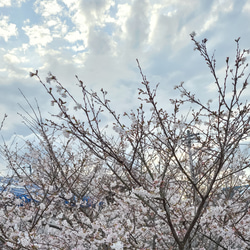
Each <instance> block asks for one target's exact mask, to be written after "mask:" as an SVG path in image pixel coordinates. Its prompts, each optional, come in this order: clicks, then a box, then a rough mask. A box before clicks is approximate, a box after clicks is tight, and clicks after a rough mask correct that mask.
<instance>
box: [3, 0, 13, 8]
mask: <svg viewBox="0 0 250 250" xmlns="http://www.w3.org/2000/svg"><path fill="white" fill-rule="evenodd" d="M4 6H11V0H4V1H3V0H2V1H1V2H0V7H4Z"/></svg>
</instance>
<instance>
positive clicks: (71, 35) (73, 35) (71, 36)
mask: <svg viewBox="0 0 250 250" xmlns="http://www.w3.org/2000/svg"><path fill="white" fill-rule="evenodd" d="M64 39H66V40H67V41H69V42H70V43H75V42H76V41H79V40H82V35H81V33H80V32H79V31H78V30H75V31H72V32H68V33H67V35H66V36H65V37H64Z"/></svg>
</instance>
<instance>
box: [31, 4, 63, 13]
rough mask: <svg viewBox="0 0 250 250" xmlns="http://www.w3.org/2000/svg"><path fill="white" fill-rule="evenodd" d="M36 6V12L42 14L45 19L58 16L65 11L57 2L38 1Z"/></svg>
mask: <svg viewBox="0 0 250 250" xmlns="http://www.w3.org/2000/svg"><path fill="white" fill-rule="evenodd" d="M34 5H35V12H36V13H39V14H41V15H42V16H43V17H48V16H51V15H58V14H60V13H61V12H62V9H63V8H62V6H61V5H60V4H58V2H57V0H37V1H36V2H35V4H34Z"/></svg>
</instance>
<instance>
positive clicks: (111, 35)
mask: <svg viewBox="0 0 250 250" xmlns="http://www.w3.org/2000/svg"><path fill="white" fill-rule="evenodd" d="M249 23H250V1H247V0H241V1H238V0H203V1H201V0H188V1H183V0H158V1H157V0H130V1H122V0H117V1H114V0H78V1H77V0H36V1H35V0H4V1H3V0H0V57H1V60H0V93H1V98H0V118H2V117H3V115H4V113H7V114H8V118H7V120H6V122H5V126H4V128H3V130H2V134H3V136H4V137H5V139H6V140H9V139H10V138H11V136H12V135H13V134H14V133H16V134H17V135H20V136H21V137H23V138H24V139H25V138H29V136H30V131H29V130H28V129H27V128H26V127H25V126H24V125H23V124H22V123H21V117H19V116H18V115H17V112H21V110H20V107H19V106H18V103H20V104H21V105H23V106H25V105H26V104H25V101H24V99H23V97H22V96H21V94H20V92H19V90H18V89H21V90H22V91H23V93H24V94H25V95H26V97H27V98H28V99H29V100H30V101H31V102H33V101H34V98H36V99H37V100H38V102H39V103H40V104H41V105H40V106H41V110H42V112H43V114H44V116H46V115H48V113H49V111H50V110H51V109H52V107H51V106H50V101H49V99H48V97H47V95H46V93H45V92H44V91H43V89H42V87H41V86H40V85H39V83H38V82H37V81H36V80H35V79H34V78H30V77H29V72H30V71H35V70H36V69H38V70H39V74H40V75H41V77H42V78H43V79H45V77H46V76H47V73H48V72H49V71H51V72H52V73H53V74H54V75H56V76H57V78H58V79H59V80H60V81H61V82H62V83H63V84H65V85H66V86H67V87H68V88H69V89H71V90H72V91H73V93H75V95H77V94H78V93H77V89H76V88H75V85H76V83H77V82H76V79H75V75H78V76H79V78H80V79H81V80H83V81H84V83H85V84H86V85H87V87H88V88H89V89H93V90H95V91H99V90H100V89H101V88H104V89H106V90H107V91H108V93H109V96H110V99H111V100H112V101H113V103H114V106H116V107H117V109H118V111H120V112H124V111H127V110H129V109H130V108H133V106H134V105H135V103H136V91H137V88H138V87H139V86H140V81H141V78H140V74H139V71H138V68H137V64H136V58H138V59H139V61H140V63H141V66H142V68H143V72H144V74H146V75H147V78H148V80H149V81H151V82H152V83H153V84H156V83H158V82H160V90H159V99H160V101H161V102H162V104H164V103H165V102H166V106H167V105H168V103H167V101H166V100H167V99H169V98H173V97H174V96H177V94H178V93H177V92H175V91H174V90H173V87H174V86H175V85H177V84H179V83H180V82H181V81H184V82H185V83H186V86H187V87H188V88H189V89H190V90H191V91H194V92H195V93H197V94H199V95H200V96H201V98H205V99H210V98H216V91H215V90H214V88H213V87H212V83H213V79H212V78H211V77H210V74H209V70H208V69H207V68H206V65H205V63H204V62H203V61H202V59H201V58H200V56H199V54H198V53H197V52H195V51H193V47H194V46H193V44H192V42H191V41H190V37H189V34H190V33H191V32H192V31H195V32H196V33H197V39H203V38H205V37H206V38H208V47H209V50H210V51H211V53H212V52H213V51H214V50H215V57H216V58H217V69H218V72H219V75H220V74H221V76H222V77H223V69H224V65H225V64H224V62H225V58H226V57H227V56H230V57H231V58H233V56H234V54H235V42H234V39H235V38H238V37H241V42H240V44H241V47H242V48H246V49H248V48H250V26H249ZM249 97H250V93H249V95H248V96H246V98H247V99H249Z"/></svg>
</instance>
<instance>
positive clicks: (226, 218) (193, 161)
mask: <svg viewBox="0 0 250 250" xmlns="http://www.w3.org/2000/svg"><path fill="white" fill-rule="evenodd" d="M191 39H192V41H193V42H194V45H195V50H196V51H198V52H199V53H200V54H201V56H202V57H203V58H204V60H205V62H206V64H207V66H208V68H209V70H210V71H211V76H212V77H213V80H214V85H215V87H216V88H217V90H218V96H217V99H216V100H213V102H212V101H210V100H208V102H207V103H204V102H203V101H201V100H200V99H199V97H198V96H196V95H194V94H192V93H191V92H190V91H189V90H187V89H186V87H185V84H184V83H181V84H180V85H178V86H176V87H175V88H176V90H178V91H179V92H180V94H181V97H180V98H179V99H171V100H170V104H171V105H172V106H171V107H172V109H171V110H169V109H168V110H165V109H163V108H162V107H159V105H158V103H157V88H158V85H157V86H155V87H153V86H152V85H151V84H150V83H149V81H148V80H147V78H146V76H145V75H144V74H143V72H142V69H141V66H140V64H139V61H137V63H138V68H139V73H140V74H141V76H142V83H141V87H140V88H139V89H138V99H139V100H140V102H141V104H140V105H139V106H138V108H137V109H136V110H134V111H133V110H132V111H125V112H124V113H123V114H117V113H116V111H115V110H114V109H113V108H112V104H111V102H110V100H109V99H108V94H107V92H106V91H105V90H103V89H101V91H100V94H98V93H96V92H94V91H90V90H88V89H87V88H86V86H84V84H83V82H82V81H81V80H80V79H79V78H78V77H77V76H76V79H77V82H78V87H79V90H80V91H81V93H82V95H81V98H80V99H79V97H75V96H73V95H72V94H71V93H70V92H69V90H68V89H66V88H65V87H64V86H63V85H62V84H61V83H60V81H59V80H58V79H57V78H56V76H54V75H53V74H51V73H49V75H48V78H47V79H46V81H43V80H42V79H41V78H40V77H39V75H38V71H36V72H35V73H30V76H32V77H37V79H38V81H39V82H40V84H42V85H43V87H44V89H45V90H46V91H47V93H48V95H49V96H50V98H51V104H52V105H53V106H55V107H54V108H55V109H56V111H55V112H54V113H53V115H52V117H51V118H49V119H44V118H43V117H42V115H41V112H40V110H39V106H38V105H37V106H36V107H34V106H32V105H31V104H30V102H29V101H28V100H27V99H26V101H27V103H28V104H29V105H30V110H31V111H30V112H26V114H24V115H23V119H24V121H25V123H26V124H27V126H29V128H30V129H31V130H32V132H33V133H34V135H35V136H36V142H29V141H27V142H26V146H25V147H24V148H23V149H22V150H20V149H12V148H9V147H8V146H7V145H6V144H4V146H3V147H2V153H3V154H4V155H5V157H6V159H7V163H8V167H9V168H10V169H12V170H13V171H14V173H15V176H17V177H16V178H17V179H18V185H19V186H21V187H22V188H23V189H24V190H25V192H26V194H27V196H26V199H27V197H28V198H29V202H27V200H25V197H23V199H16V197H15V195H13V194H12V193H11V192H10V190H11V189H10V185H11V184H12V183H11V181H10V182H8V183H6V184H5V186H4V189H2V191H1V210H0V213H1V214H0V216H1V220H0V221H1V222H0V241H1V242H2V244H3V247H5V248H6V249H8V248H9V249H126V248H128V249H250V248H249V245H250V230H249V226H248V225H249V221H250V208H249V202H248V200H249V198H250V193H249V192H250V191H249V188H248V183H249V176H248V175H247V174H246V172H245V170H246V169H247V168H248V167H249V154H248V153H247V151H246V152H242V151H241V148H240V146H239V145H240V142H241V141H242V140H244V139H246V138H247V137H248V136H249V132H250V118H249V111H250V105H249V103H248V101H246V100H245V97H244V94H245V93H246V91H247V90H246V89H247V85H248V78H249V74H248V73H246V71H247V69H248V68H247V67H248V64H246V62H245V61H246V55H247V54H249V51H248V50H241V49H240V46H239V39H236V56H235V60H234V62H233V66H232V65H231V63H230V60H229V58H228V57H227V58H226V67H225V76H224V79H222V80H219V77H218V76H217V71H216V60H215V58H214V55H213V56H210V55H209V53H208V51H207V46H206V45H207V39H203V40H202V42H198V41H197V40H196V39H195V34H194V33H192V34H191ZM187 106H192V109H191V111H190V112H189V114H188V115H186V116H183V110H185V109H186V107H187ZM53 110H54V109H53ZM104 117H105V120H108V121H112V122H111V123H110V122H109V123H108V124H105V123H104V122H103V121H102V118H104ZM110 124H112V125H110ZM28 166H30V167H31V169H32V170H31V173H29V172H27V167H28Z"/></svg>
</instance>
